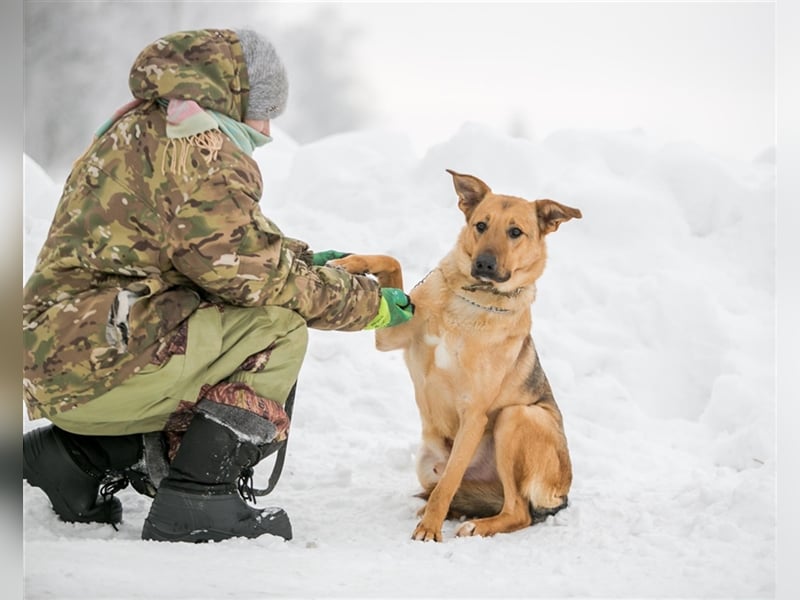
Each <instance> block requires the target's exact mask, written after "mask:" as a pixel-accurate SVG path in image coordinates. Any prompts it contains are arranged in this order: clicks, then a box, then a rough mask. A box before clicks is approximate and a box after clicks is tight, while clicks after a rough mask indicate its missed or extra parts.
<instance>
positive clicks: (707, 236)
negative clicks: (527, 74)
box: [24, 124, 775, 598]
mask: <svg viewBox="0 0 800 600" xmlns="http://www.w3.org/2000/svg"><path fill="white" fill-rule="evenodd" d="M274 137H275V142H273V143H272V144H270V145H269V146H267V147H265V148H263V149H260V150H259V151H257V153H256V159H257V160H258V162H259V164H260V165H261V167H262V170H263V173H264V180H265V195H264V199H263V201H262V205H263V211H264V212H265V214H267V215H268V216H270V217H271V218H272V219H273V220H275V221H276V222H277V223H278V224H279V225H280V226H281V227H282V229H283V230H284V232H285V233H286V234H287V235H291V236H293V237H298V238H301V239H304V240H306V241H308V242H309V243H311V245H312V247H313V248H315V249H317V250H322V249H328V248H335V249H339V250H348V251H353V252H371V253H373V252H374V253H389V254H393V255H395V256H397V257H398V258H399V259H400V260H401V262H402V263H403V265H404V268H405V273H406V285H407V287H409V288H410V287H411V286H412V285H413V284H414V283H415V282H416V281H418V280H419V279H420V278H421V277H422V276H424V274H425V273H426V272H427V271H428V270H429V269H430V268H431V267H433V266H434V265H435V264H436V262H438V260H439V259H440V258H441V256H442V255H443V254H444V253H445V252H447V251H448V250H449V249H450V247H451V246H452V244H453V242H454V240H455V236H456V234H457V232H458V230H459V228H460V227H461V225H462V223H463V216H462V215H461V213H460V212H459V211H458V209H457V207H456V198H455V194H454V192H453V188H452V180H451V178H450V176H449V175H448V174H447V173H446V172H445V169H446V168H450V169H454V170H456V171H459V172H465V173H470V174H473V175H476V176H478V177H480V178H481V179H483V180H484V181H486V182H487V183H488V184H489V185H490V186H491V187H492V188H493V189H494V190H495V191H497V192H500V193H507V194H513V195H520V196H523V197H526V198H529V199H535V198H543V197H548V198H552V199H555V200H557V201H559V202H562V203H564V204H568V205H570V206H575V207H577V208H580V209H581V211H582V212H583V219H581V220H574V221H571V222H569V223H567V224H565V225H564V226H563V227H562V228H560V229H559V231H558V232H556V233H555V234H553V235H552V236H551V237H550V241H549V251H550V259H549V263H548V267H547V269H546V271H545V274H544V276H543V277H542V279H541V280H540V284H539V296H538V299H537V301H536V303H535V304H534V307H533V317H534V337H535V339H536V343H537V348H538V350H539V353H540V356H541V358H542V362H543V364H544V366H545V370H546V371H547V373H548V377H549V379H550V381H551V384H552V385H553V388H554V391H555V394H556V398H557V400H558V401H559V404H560V406H561V408H562V411H563V412H564V417H565V423H566V430H567V436H568V439H569V443H570V448H571V452H572V455H573V461H574V467H575V483H574V487H573V490H572V493H571V496H570V502H571V505H570V508H568V509H567V510H565V511H562V513H560V514H559V515H557V516H556V517H554V518H551V519H549V520H548V521H547V522H546V523H545V524H543V525H541V526H538V527H534V528H530V529H528V530H525V531H521V532H517V533H515V534H510V535H503V536H497V537H495V538H492V539H485V540H481V539H468V540H454V539H452V533H453V530H454V528H455V524H448V527H447V528H446V530H445V536H446V537H447V539H446V541H445V543H443V544H439V545H432V544H420V543H414V542H411V541H410V540H409V539H408V538H409V536H410V534H411V531H412V529H413V527H414V524H415V515H414V513H415V510H416V509H417V508H418V507H419V501H418V500H416V499H414V498H413V494H414V493H416V491H418V490H417V484H416V481H415V478H414V467H413V464H414V455H415V451H416V442H417V438H418V435H419V421H418V417H417V414H416V408H415V406H414V402H413V396H412V389H411V385H410V382H409V381H408V377H407V374H406V372H405V369H404V367H403V364H402V360H401V357H400V356H399V354H398V353H387V354H382V353H378V352H376V351H375V350H374V349H373V346H372V335H371V334H370V333H366V332H361V333H350V334H342V333H330V332H316V331H314V332H312V335H311V342H310V347H309V353H308V358H307V361H306V363H305V364H304V366H303V370H302V372H301V376H300V383H299V387H298V400H297V407H296V413H295V421H294V426H293V435H292V441H291V444H290V451H289V455H288V460H287V467H286V469H285V471H284V477H283V479H282V481H281V483H280V485H279V486H278V489H277V490H276V491H275V492H274V493H273V495H272V496H271V497H270V498H269V503H276V504H280V505H282V506H284V507H285V508H286V509H287V512H288V513H289V514H290V516H291V517H292V519H293V523H294V527H295V532H296V537H295V540H293V541H292V542H290V543H288V544H284V543H281V542H279V541H277V540H272V539H260V540H256V541H250V542H247V541H242V540H232V541H229V542H224V543H221V544H213V545H206V546H203V547H195V546H180V547H178V546H174V545H157V544H149V543H148V544H144V543H141V542H139V541H138V536H139V532H140V530H141V524H142V521H143V520H144V517H145V515H146V513H147V508H148V506H149V501H148V500H147V499H145V498H142V497H139V496H137V495H135V494H134V493H133V492H130V491H126V492H123V494H122V495H121V498H122V500H123V502H124V504H125V511H126V513H125V514H126V521H125V523H123V525H122V527H121V529H120V532H118V533H117V532H114V531H113V530H112V529H110V528H106V527H101V526H97V527H95V526H91V525H80V526H79V525H69V524H64V523H60V522H58V521H57V520H56V519H55V517H54V515H53V514H52V513H51V512H50V511H49V508H48V504H47V501H46V499H45V498H44V496H43V495H42V494H41V493H40V492H39V491H38V490H35V489H33V488H30V487H28V486H27V485H26V486H25V490H24V491H25V517H26V518H25V542H26V550H25V557H26V585H27V589H28V590H29V593H30V594H31V597H34V596H35V597H41V596H46V595H51V596H52V595H55V596H59V597H76V596H81V597H85V598H88V597H105V598H108V597H126V598H127V597H147V598H157V597H164V598H167V597H176V596H177V597H187V596H191V597H198V598H199V597H209V598H211V597H214V598H219V597H224V596H231V597H256V596H263V595H265V594H267V593H268V594H270V595H277V596H287V595H300V596H309V597H311V596H320V595H335V596H351V597H352V596H375V597H387V596H403V597H410V596H426V597H434V596H435V597H447V596H460V595H469V596H487V595H488V596H503V597H509V596H534V595H535V596H562V595H573V596H615V597H623V596H624V597H631V596H633V597H639V596H692V597H700V596H725V597H754V596H770V595H772V594H773V593H774V572H773V563H774V525H775V492H774V484H775V480H774V477H775V475H774V474H775V471H774V467H775V455H774V442H775V428H774V415H775V396H774V370H773V369H774V362H775V360H774V353H773V341H774V340H773V338H774V327H773V318H774V306H773V299H774V289H773V272H774V260H773V250H774V220H773V217H774V165H773V164H772V163H771V162H770V159H769V156H765V157H764V160H760V161H757V162H753V163H744V162H736V163H733V162H730V161H724V160H722V159H720V158H719V157H717V156H715V155H713V154H711V153H709V152H707V151H704V150H703V149H702V148H700V147H697V146H693V145H686V144H666V145H663V144H656V143H654V142H653V141H651V140H650V139H649V138H648V137H647V136H646V135H645V134H644V133H643V132H641V131H631V132H597V131H562V132H559V133H557V134H554V135H552V136H550V137H548V138H547V139H545V140H543V141H541V142H531V141H527V140H522V139H514V138H510V137H507V136H504V135H500V134H498V133H496V132H493V131H491V130H489V129H487V128H485V127H483V126H480V125H477V124H466V125H464V126H463V127H462V128H461V130H460V131H458V132H457V133H456V134H455V135H454V136H453V137H452V138H451V139H450V140H448V141H446V142H445V143H443V144H440V145H438V146H435V147H432V148H430V149H429V150H428V151H427V152H426V153H425V155H424V156H417V155H415V153H414V151H413V150H412V146H411V144H410V143H409V141H408V140H407V139H406V138H405V136H404V135H403V134H401V133H398V132H394V131H384V130H374V131H365V132H354V133H348V134H344V135H338V136H333V137H330V138H326V139H324V140H321V141H319V142H316V143H313V144H309V145H297V144H295V143H294V142H292V141H291V140H289V139H287V138H286V137H285V136H284V135H283V134H282V133H281V132H280V131H278V130H276V131H274ZM25 164H26V173H25V175H26V179H25V181H26V212H25V231H26V240H25V251H26V255H25V274H26V276H27V274H29V273H30V271H31V269H32V267H33V259H34V258H35V252H36V251H37V250H38V246H39V245H40V244H41V242H42V240H43V239H44V235H45V234H46V230H47V225H48V223H49V218H50V215H52V211H53V210H54V206H55V202H56V201H57V198H58V195H59V189H58V188H59V187H60V185H57V184H55V183H54V182H53V181H51V180H50V179H49V178H48V177H47V176H46V174H44V173H42V172H41V170H40V169H38V167H37V166H36V165H35V164H33V163H32V162H31V161H30V160H26V163H25ZM40 424H41V423H29V422H26V423H25V427H26V429H27V428H31V427H35V426H38V425H40ZM269 468H270V466H269V465H262V466H261V467H260V468H259V471H258V473H259V476H260V477H262V478H266V477H267V475H268V473H269ZM75 556H80V560H79V561H76V560H75V558H74V557H75ZM101 564H102V565H104V566H103V567H102V568H100V567H99V566H98V565H101ZM212 565H213V568H211V566H212ZM142 573H147V575H146V576H142ZM188 574H190V576H188V577H187V576H186V575H188Z"/></svg>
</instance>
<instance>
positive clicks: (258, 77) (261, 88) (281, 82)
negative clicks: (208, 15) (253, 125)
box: [236, 29, 289, 121]
mask: <svg viewBox="0 0 800 600" xmlns="http://www.w3.org/2000/svg"><path fill="white" fill-rule="evenodd" d="M236 35H237V36H238V37H239V43H241V45H242V52H243V53H244V62H245V64H246V65H247V78H248V79H249V80H250V93H249V94H248V100H247V113H246V114H245V119H253V120H257V121H262V120H267V119H273V118H275V117H277V116H278V115H279V114H281V113H282V112H283V109H284V108H286V99H287V98H288V96H289V81H288V80H287V79H286V69H284V67H283V63H282V62H281V59H280V58H279V57H278V53H277V52H275V48H274V47H273V46H272V44H270V43H269V42H268V41H267V40H265V39H264V38H263V37H262V36H261V35H259V34H258V33H256V32H255V31H251V30H249V29H239V30H237V31H236Z"/></svg>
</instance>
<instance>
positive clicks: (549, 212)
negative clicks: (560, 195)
mask: <svg viewBox="0 0 800 600" xmlns="http://www.w3.org/2000/svg"><path fill="white" fill-rule="evenodd" d="M533 206H534V207H535V208H536V216H537V217H538V219H539V230H540V231H541V232H542V235H545V234H548V233H552V232H553V231H555V230H556V229H558V226H559V225H561V224H562V223H563V222H564V221H569V220H570V219H580V218H581V217H582V216H583V215H582V214H581V211H579V210H578V209H577V208H572V207H571V206H565V205H563V204H559V203H558V202H556V201H555V200H547V199H544V200H536V201H535V202H534V203H533Z"/></svg>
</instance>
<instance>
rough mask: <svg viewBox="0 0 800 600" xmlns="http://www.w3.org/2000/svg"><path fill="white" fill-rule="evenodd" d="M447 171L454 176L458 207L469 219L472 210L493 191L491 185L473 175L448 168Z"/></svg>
mask: <svg viewBox="0 0 800 600" xmlns="http://www.w3.org/2000/svg"><path fill="white" fill-rule="evenodd" d="M447 172H448V173H450V175H452V176H453V186H455V188H456V194H458V208H460V209H461V212H463V213H464V215H465V216H466V217H467V221H469V217H470V215H472V211H473V210H475V207H476V206H478V204H479V203H480V201H481V200H483V198H484V197H485V196H486V194H488V193H489V192H491V191H492V190H491V189H489V186H488V185H486V184H485V183H483V182H482V181H481V180H480V179H478V178H477V177H473V176H472V175H463V174H461V173H456V172H455V171H451V170H450V169H447Z"/></svg>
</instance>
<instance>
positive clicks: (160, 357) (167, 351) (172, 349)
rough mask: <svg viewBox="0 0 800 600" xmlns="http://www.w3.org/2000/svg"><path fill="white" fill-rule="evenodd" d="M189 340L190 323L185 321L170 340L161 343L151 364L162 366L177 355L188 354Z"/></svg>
mask: <svg viewBox="0 0 800 600" xmlns="http://www.w3.org/2000/svg"><path fill="white" fill-rule="evenodd" d="M188 339H189V322H188V321H184V322H183V323H181V324H180V325H179V326H178V328H177V329H176V330H175V331H173V332H172V334H171V335H170V336H169V338H168V339H166V340H164V341H163V342H161V344H160V345H159V346H158V348H157V349H156V351H155V352H154V353H153V358H152V360H151V361H150V362H152V363H153V364H154V365H158V366H162V365H164V364H166V362H167V361H168V360H169V359H170V358H172V357H173V356H175V355H176V354H179V355H182V354H186V344H187V341H188Z"/></svg>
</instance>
